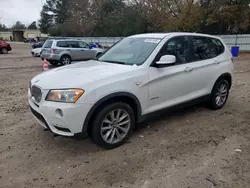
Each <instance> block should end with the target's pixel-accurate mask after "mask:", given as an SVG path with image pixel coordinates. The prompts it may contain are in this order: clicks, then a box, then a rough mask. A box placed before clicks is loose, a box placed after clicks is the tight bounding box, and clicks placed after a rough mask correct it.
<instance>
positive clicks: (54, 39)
mask: <svg viewBox="0 0 250 188" xmlns="http://www.w3.org/2000/svg"><path fill="white" fill-rule="evenodd" d="M48 40H51V41H68V40H74V41H78V40H80V41H84V40H83V39H77V38H50V39H48Z"/></svg>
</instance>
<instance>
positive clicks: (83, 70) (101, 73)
mask: <svg viewBox="0 0 250 188" xmlns="http://www.w3.org/2000/svg"><path fill="white" fill-rule="evenodd" d="M136 68H137V66H136V65H135V66H130V65H120V64H112V63H105V62H99V61H94V60H90V61H84V62H80V63H75V64H72V65H68V66H64V67H60V68H55V69H52V70H50V71H46V72H43V73H41V74H39V75H37V76H36V77H34V78H33V79H32V81H31V83H32V85H33V84H35V85H37V86H39V87H41V88H42V89H64V88H82V87H83V86H85V85H87V84H92V83H93V82H96V81H102V80H103V79H105V78H110V77H112V79H114V78H115V77H113V76H116V75H119V76H120V75H123V73H127V72H130V71H133V70H135V69H136Z"/></svg>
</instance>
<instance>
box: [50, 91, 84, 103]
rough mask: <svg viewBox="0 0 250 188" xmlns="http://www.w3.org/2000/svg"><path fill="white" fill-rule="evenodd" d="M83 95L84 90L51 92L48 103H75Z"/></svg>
mask: <svg viewBox="0 0 250 188" xmlns="http://www.w3.org/2000/svg"><path fill="white" fill-rule="evenodd" d="M83 93H84V90H82V89H65V90H50V92H49V94H48V95H47V97H46V101H54V102H66V103H75V102H76V101H77V100H78V99H79V98H80V97H81V96H82V94H83Z"/></svg>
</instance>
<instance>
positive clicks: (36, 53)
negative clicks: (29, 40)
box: [31, 48, 42, 57]
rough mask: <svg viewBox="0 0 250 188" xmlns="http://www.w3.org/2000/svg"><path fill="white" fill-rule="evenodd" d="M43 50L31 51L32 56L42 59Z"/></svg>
mask: <svg viewBox="0 0 250 188" xmlns="http://www.w3.org/2000/svg"><path fill="white" fill-rule="evenodd" d="M41 51H42V48H35V49H33V50H32V51H31V54H32V56H34V57H40V55H41Z"/></svg>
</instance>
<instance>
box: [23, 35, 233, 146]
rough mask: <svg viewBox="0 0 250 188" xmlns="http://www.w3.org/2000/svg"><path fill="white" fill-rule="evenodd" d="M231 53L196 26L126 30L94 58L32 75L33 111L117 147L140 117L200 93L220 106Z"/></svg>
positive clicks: (48, 124)
mask: <svg viewBox="0 0 250 188" xmlns="http://www.w3.org/2000/svg"><path fill="white" fill-rule="evenodd" d="M233 68H234V64H233V61H232V57H231V53H230V51H229V50H228V48H227V47H226V46H225V44H224V43H223V42H222V41H221V40H220V39H219V38H217V37H214V36H209V35H203V34H195V33H165V34H164V33H160V34H140V35H134V36H130V37H127V38H125V39H123V40H121V41H120V42H118V43H117V44H115V45H114V46H113V47H112V48H110V49H109V50H107V51H106V52H105V53H104V54H102V55H101V56H100V57H99V58H98V59H96V60H90V61H87V62H82V63H77V64H73V65H68V66H65V67H60V68H56V69H53V70H50V71H47V72H44V73H42V74H40V75H38V76H36V77H34V78H33V79H32V80H31V82H30V87H29V91H28V96H29V105H30V108H31V111H32V113H33V114H34V117H35V118H36V119H37V121H38V122H39V123H40V124H41V125H42V126H43V127H45V128H46V129H49V130H50V131H52V132H53V133H55V134H58V135H63V136H74V135H78V134H85V133H87V134H88V135H89V137H90V138H91V139H92V140H93V141H94V142H95V143H96V144H98V145H99V146H101V147H103V148H108V149H111V148H115V147H118V146H120V145H121V144H123V143H124V142H125V140H126V139H127V138H128V137H129V135H130V133H131V132H132V131H133V129H134V127H135V125H136V123H137V122H140V121H142V120H143V119H144V117H146V116H147V115H149V114H151V113H153V112H157V111H159V110H162V109H165V108H169V107H173V106H176V105H183V104H184V103H187V102H189V101H194V100H195V99H203V100H206V101H208V102H209V104H210V106H211V107H212V109H220V108H222V107H223V106H224V105H225V103H226V101H227V98H228V94H229V90H230V87H231V84H232V72H233Z"/></svg>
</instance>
